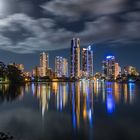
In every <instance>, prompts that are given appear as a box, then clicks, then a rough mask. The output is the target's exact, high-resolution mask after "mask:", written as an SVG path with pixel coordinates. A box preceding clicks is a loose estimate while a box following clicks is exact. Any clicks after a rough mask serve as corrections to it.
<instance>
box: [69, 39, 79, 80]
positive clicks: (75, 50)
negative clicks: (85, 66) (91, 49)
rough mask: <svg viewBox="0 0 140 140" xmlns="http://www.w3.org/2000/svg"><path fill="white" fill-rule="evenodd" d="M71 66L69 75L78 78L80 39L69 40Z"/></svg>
mask: <svg viewBox="0 0 140 140" xmlns="http://www.w3.org/2000/svg"><path fill="white" fill-rule="evenodd" d="M70 61H71V68H70V77H71V78H76V79H77V78H80V39H79V38H73V39H72V40H71V58H70Z"/></svg>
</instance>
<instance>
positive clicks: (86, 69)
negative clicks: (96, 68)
mask: <svg viewBox="0 0 140 140" xmlns="http://www.w3.org/2000/svg"><path fill="white" fill-rule="evenodd" d="M82 71H83V73H84V76H86V77H88V78H89V77H92V76H93V51H92V50H91V46H89V47H87V48H83V50H82Z"/></svg>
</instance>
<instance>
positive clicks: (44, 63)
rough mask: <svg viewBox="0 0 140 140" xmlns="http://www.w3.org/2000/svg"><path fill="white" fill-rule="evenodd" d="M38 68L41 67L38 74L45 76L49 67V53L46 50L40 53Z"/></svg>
mask: <svg viewBox="0 0 140 140" xmlns="http://www.w3.org/2000/svg"><path fill="white" fill-rule="evenodd" d="M40 68H41V73H40V76H41V77H44V76H47V70H48V68H49V55H48V53H46V52H43V53H41V54H40Z"/></svg>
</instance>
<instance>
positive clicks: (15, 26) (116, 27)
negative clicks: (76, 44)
mask: <svg viewBox="0 0 140 140" xmlns="http://www.w3.org/2000/svg"><path fill="white" fill-rule="evenodd" d="M73 37H79V38H80V40H81V47H85V46H88V45H90V44H92V49H93V51H94V64H95V70H100V69H101V68H100V67H101V60H102V59H104V57H105V55H110V54H112V55H115V56H116V59H117V61H118V62H119V63H120V64H121V66H125V65H134V66H137V67H138V69H139V70H140V65H139V62H138V60H139V59H140V55H139V52H140V1H139V0H0V61H4V62H5V63H9V62H13V61H16V62H17V63H23V64H25V66H26V69H27V70H31V68H32V67H33V66H34V65H35V64H38V63H39V53H40V52H41V51H48V52H49V53H50V60H51V61H52V62H50V64H52V63H54V56H55V55H62V56H64V57H67V58H69V57H68V56H69V48H70V40H71V39H72V38H73ZM51 67H53V65H51Z"/></svg>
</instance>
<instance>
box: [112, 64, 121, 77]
mask: <svg viewBox="0 0 140 140" xmlns="http://www.w3.org/2000/svg"><path fill="white" fill-rule="evenodd" d="M120 73H121V67H120V66H119V63H115V75H114V76H115V79H116V78H117V76H118V75H119V74H120Z"/></svg>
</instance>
